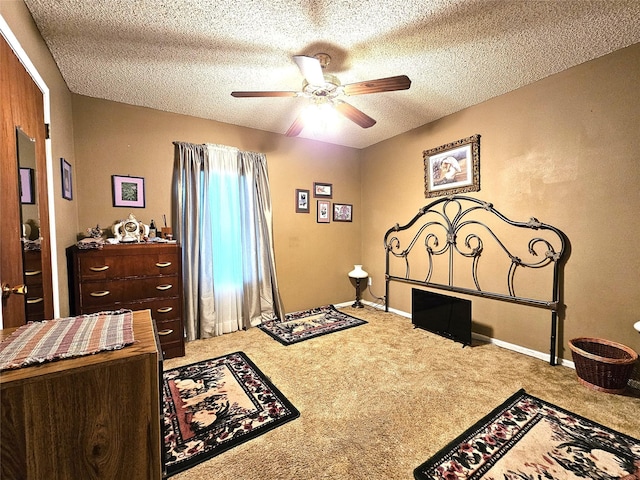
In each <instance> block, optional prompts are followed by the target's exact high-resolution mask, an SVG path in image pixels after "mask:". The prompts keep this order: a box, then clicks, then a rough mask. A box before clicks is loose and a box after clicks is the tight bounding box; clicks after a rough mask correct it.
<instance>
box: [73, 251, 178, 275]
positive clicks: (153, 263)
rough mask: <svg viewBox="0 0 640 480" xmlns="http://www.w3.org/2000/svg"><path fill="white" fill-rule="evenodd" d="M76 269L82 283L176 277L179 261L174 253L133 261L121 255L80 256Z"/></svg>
mask: <svg viewBox="0 0 640 480" xmlns="http://www.w3.org/2000/svg"><path fill="white" fill-rule="evenodd" d="M91 253H93V252H91ZM114 253H117V252H114ZM78 267H79V268H78V270H79V272H78V273H79V274H80V277H81V280H82V281H90V280H108V279H115V278H129V277H149V276H157V275H176V274H177V273H179V272H180V261H179V259H178V258H177V255H176V254H175V253H154V254H143V255H137V256H136V258H135V261H132V260H131V259H124V258H122V255H117V254H107V255H91V254H87V255H81V256H80V258H79V261H78Z"/></svg>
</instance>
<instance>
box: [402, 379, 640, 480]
mask: <svg viewBox="0 0 640 480" xmlns="http://www.w3.org/2000/svg"><path fill="white" fill-rule="evenodd" d="M634 474H635V475H636V476H634ZM638 475H640V440H637V439H635V438H632V437H630V436H628V435H625V434H623V433H620V432H616V431H615V430H611V429H610V428H607V427H605V426H603V425H600V424H597V423H595V422H592V421H590V420H587V419H586V418H583V417H581V416H579V415H576V414H575V413H571V412H569V411H567V410H564V409H562V408H560V407H557V406H555V405H553V404H551V403H547V402H545V401H544V400H540V399H539V398H536V397H532V396H530V395H528V394H526V393H525V391H524V390H520V391H518V392H516V393H515V394H514V395H512V396H511V398H509V399H508V400H507V401H506V402H505V403H503V404H502V405H501V406H500V407H498V408H496V409H495V410H494V411H493V412H491V413H490V414H489V415H487V416H486V417H484V418H483V419H482V420H480V421H479V422H478V423H476V424H475V425H474V426H473V427H471V428H470V429H468V430H467V431H466V432H464V433H463V434H462V435H460V436H459V437H458V438H456V439H455V440H454V441H452V442H451V443H450V444H449V445H448V446H446V447H445V448H443V449H442V450H441V451H440V452H438V453H437V454H436V455H435V456H434V457H432V458H431V459H429V460H427V461H426V462H425V463H423V464H422V465H420V466H419V467H418V468H416V469H415V470H414V477H415V478H416V479H417V480H433V479H438V480H442V479H445V480H463V479H464V480H467V479H480V478H484V479H487V480H489V479H491V480H494V479H495V480H497V479H500V480H529V479H541V480H544V479H548V480H552V479H558V480H560V479H563V480H564V479H576V480H578V479H582V480H584V479H597V480H613V479H624V478H628V479H637V478H640V476H638Z"/></svg>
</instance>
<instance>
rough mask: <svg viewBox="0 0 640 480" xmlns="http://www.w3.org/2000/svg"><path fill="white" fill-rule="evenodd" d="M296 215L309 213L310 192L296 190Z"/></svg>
mask: <svg viewBox="0 0 640 480" xmlns="http://www.w3.org/2000/svg"><path fill="white" fill-rule="evenodd" d="M296 213H309V190H302V189H300V188H297V189H296Z"/></svg>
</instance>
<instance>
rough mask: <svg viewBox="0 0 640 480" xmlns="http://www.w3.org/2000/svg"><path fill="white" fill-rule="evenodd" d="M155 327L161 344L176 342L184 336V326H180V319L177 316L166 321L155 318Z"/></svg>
mask: <svg viewBox="0 0 640 480" xmlns="http://www.w3.org/2000/svg"><path fill="white" fill-rule="evenodd" d="M156 328H157V329H158V338H159V339H160V343H162V344H168V343H171V342H177V341H178V340H182V339H183V338H184V332H183V328H184V327H183V326H182V320H181V319H179V318H176V319H174V320H168V321H167V320H165V321H158V320H156Z"/></svg>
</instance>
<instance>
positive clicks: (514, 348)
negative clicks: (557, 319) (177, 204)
mask: <svg viewBox="0 0 640 480" xmlns="http://www.w3.org/2000/svg"><path fill="white" fill-rule="evenodd" d="M362 303H365V304H367V305H369V306H371V307H374V308H377V309H378V310H382V307H381V306H380V305H378V304H375V303H372V302H368V301H363V302H362ZM389 311H390V312H392V313H395V314H397V315H400V316H402V317H406V318H411V314H410V313H407V312H403V311H402V310H397V309H395V308H389ZM471 337H472V338H474V339H476V340H479V341H481V342H484V343H491V344H493V345H496V346H498V347H501V348H505V349H507V350H511V351H513V352H517V353H521V354H523V355H527V356H529V357H534V358H538V359H540V360H544V361H547V362H548V361H549V354H548V353H543V352H538V351H537V350H532V349H530V348H525V347H522V346H520V345H516V344H513V343H509V342H505V341H503V340H498V339H495V338H491V337H487V336H486V335H481V334H479V333H474V332H472V333H471ZM558 360H559V364H560V365H562V366H564V367H569V368H572V369H574V370H575V368H576V367H575V365H574V363H573V362H572V361H570V360H565V359H564V358H561V359H558ZM632 382H633V380H632ZM636 383H640V382H636Z"/></svg>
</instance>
